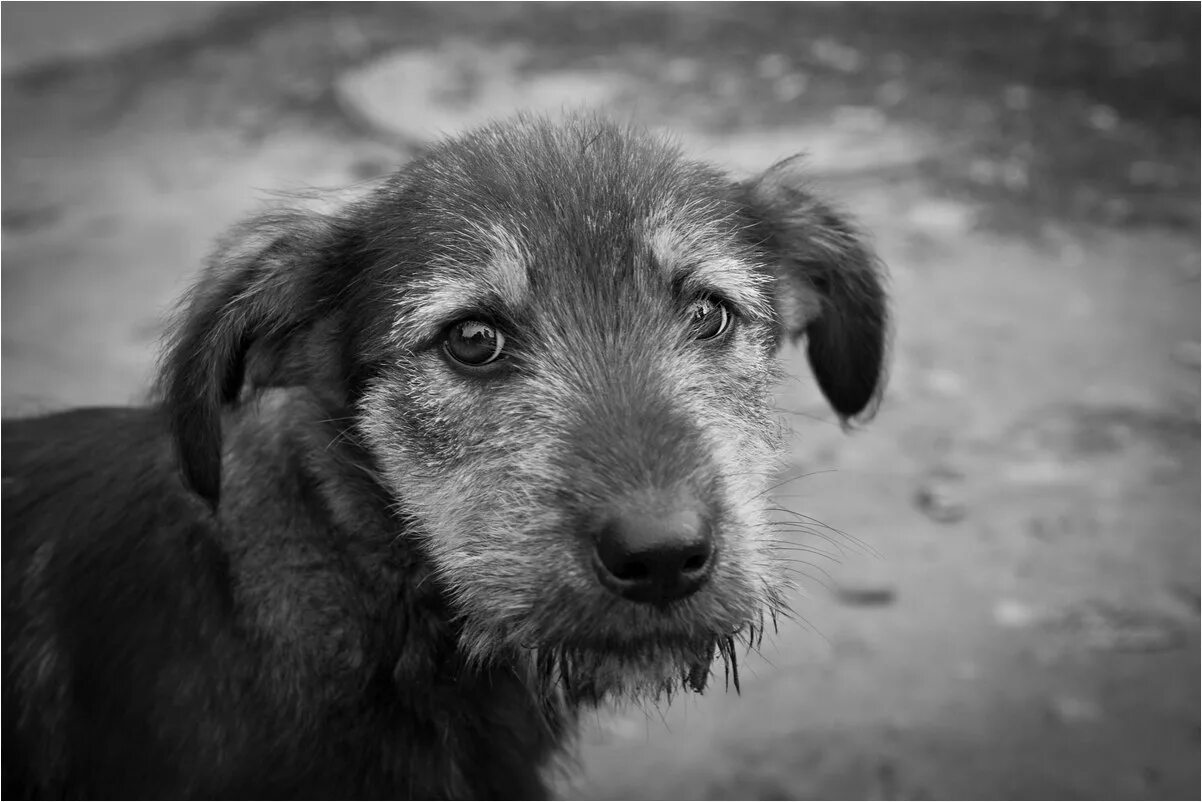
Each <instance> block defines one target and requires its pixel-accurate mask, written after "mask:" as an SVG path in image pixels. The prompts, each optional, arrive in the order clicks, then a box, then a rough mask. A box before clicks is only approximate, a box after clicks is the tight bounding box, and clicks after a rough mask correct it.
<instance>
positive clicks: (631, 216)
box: [167, 120, 885, 696]
mask: <svg viewBox="0 0 1202 802" xmlns="http://www.w3.org/2000/svg"><path fill="white" fill-rule="evenodd" d="M789 169H790V168H789V167H787V166H785V167H779V168H777V169H775V170H774V171H771V172H770V173H769V174H767V175H766V176H764V177H763V178H761V179H760V180H759V181H758V182H755V183H753V184H749V185H736V184H732V183H731V182H729V181H728V180H727V179H725V178H724V177H723V176H721V175H720V174H718V173H716V172H714V171H712V170H709V169H707V168H704V167H702V166H700V165H696V164H692V163H689V162H687V161H684V160H682V159H681V158H680V157H679V156H678V155H677V153H676V152H675V151H674V150H673V149H671V148H669V147H666V146H664V145H663V144H661V143H659V142H656V141H655V140H652V139H650V138H647V137H644V136H640V135H636V134H632V133H630V132H627V131H623V130H621V129H618V128H616V127H613V126H609V125H606V124H603V123H599V122H594V121H588V120H576V121H573V122H570V123H568V124H567V125H564V126H561V127H556V126H551V125H548V124H544V123H538V122H524V123H520V124H517V125H508V126H498V127H496V128H493V129H489V130H486V131H484V132H481V133H479V134H476V135H474V136H472V137H469V138H467V139H465V140H461V141H457V142H452V143H449V144H447V145H444V146H441V147H439V148H436V149H434V150H433V151H431V152H430V153H429V154H427V155H426V156H425V157H424V158H422V159H421V160H419V161H418V162H416V163H415V164H414V165H411V166H410V167H409V168H408V169H407V170H405V171H404V172H403V173H402V174H400V175H399V176H398V177H396V178H395V179H393V180H392V181H391V182H390V183H389V184H388V185H387V186H385V187H383V188H382V189H381V190H380V191H379V192H377V193H376V194H375V195H373V196H372V197H371V198H370V199H368V200H367V201H365V202H363V203H360V204H357V205H355V206H352V207H350V208H349V209H348V210H347V211H346V212H345V213H344V214H343V215H341V216H340V217H334V218H325V219H324V220H322V221H320V222H315V221H313V220H311V219H300V218H295V219H292V220H290V221H287V222H286V223H285V224H284V225H282V226H281V224H280V223H279V222H275V223H272V224H271V226H270V227H268V229H267V234H268V239H269V244H267V242H268V241H267V240H265V244H266V247H263V246H255V247H250V248H246V247H245V246H239V247H240V248H241V249H240V250H239V249H233V250H227V252H226V253H227V254H230V253H233V254H235V256H234V257H233V258H231V257H230V256H229V255H227V256H225V257H224V258H223V259H222V260H221V262H219V264H218V265H217V267H216V269H215V274H214V277H211V278H210V279H209V280H208V281H209V283H208V289H206V288H205V286H206V285H204V284H202V288H201V291H200V293H199V294H198V296H197V300H196V302H195V304H194V308H193V311H192V312H191V314H192V316H193V318H196V317H197V316H199V317H200V322H198V323H196V324H193V323H191V322H189V323H187V324H185V327H184V328H183V329H182V330H181V334H180V337H179V341H178V343H179V344H178V346H177V348H179V349H182V350H184V351H186V352H188V353H190V354H193V355H197V354H201V353H205V354H207V353H208V351H211V350H213V347H214V345H215V344H218V343H221V342H223V340H228V341H229V342H230V343H232V345H224V346H223V348H224V349H225V350H224V351H222V352H221V353H223V354H225V355H226V359H225V360H224V361H222V360H221V358H220V355H219V356H218V358H217V361H216V362H213V358H212V357H209V359H208V360H207V361H206V360H203V359H198V360H193V361H194V363H195V362H202V363H204V364H206V365H207V366H208V367H207V373H202V375H200V376H191V375H183V376H180V377H176V378H175V379H174V384H173V378H172V377H171V376H168V384H167V391H168V400H169V403H170V401H171V399H172V397H173V395H172V393H173V389H174V388H175V387H178V388H179V389H178V392H177V395H176V401H177V402H179V401H181V400H182V399H181V398H180V397H179V395H180V394H183V393H186V392H191V391H193V390H194V389H195V388H198V387H204V386H206V383H214V384H216V385H218V386H217V387H216V388H209V398H210V399H211V400H213V401H215V402H216V403H218V404H221V403H228V402H229V401H232V400H233V399H234V398H236V397H237V395H238V388H239V387H240V385H241V382H242V379H241V374H242V373H243V372H244V371H243V367H242V365H243V364H244V362H245V354H246V353H247V352H248V351H249V350H250V349H251V348H252V346H253V344H254V343H255V342H256V341H257V340H263V341H265V342H267V343H268V345H266V346H265V347H264V348H263V349H262V350H263V351H264V352H265V353H268V354H270V355H272V356H271V357H270V358H269V359H268V360H267V361H268V362H270V363H273V366H272V367H270V369H269V370H268V371H267V373H269V374H273V375H275V374H279V373H281V372H283V373H289V374H291V373H298V374H299V375H300V376H301V377H302V378H301V381H302V382H306V381H316V379H315V378H314V377H315V376H316V375H317V374H318V373H320V374H321V375H322V376H323V377H324V378H323V381H326V382H328V381H329V377H330V375H331V374H332V375H334V376H335V377H336V378H335V379H334V381H335V383H336V384H338V385H339V389H338V391H337V392H335V393H334V394H333V395H334V396H335V397H337V396H339V395H341V396H342V402H343V403H345V404H346V405H347V406H349V407H350V408H351V409H352V410H353V412H354V415H353V419H354V430H355V432H356V434H357V435H358V439H359V440H360V442H361V443H362V444H363V445H364V447H365V448H366V450H367V451H368V453H369V454H370V455H371V457H372V460H373V463H374V466H375V470H376V472H377V474H378V477H379V481H380V483H381V484H382V485H383V486H384V487H385V488H386V490H387V491H389V493H390V494H391V496H392V497H393V498H394V499H395V501H396V505H397V509H398V511H399V513H400V514H401V515H403V516H404V518H405V519H406V520H407V521H409V522H410V530H409V537H411V538H412V539H413V541H414V542H415V543H416V544H417V545H418V547H419V548H420V549H422V550H423V551H424V553H425V554H426V555H427V557H428V558H429V560H430V561H431V563H432V565H433V568H434V570H435V573H436V575H437V576H438V577H439V578H440V579H441V581H442V584H443V586H444V588H445V590H446V592H447V593H448V595H449V597H450V599H451V601H452V604H453V607H454V609H455V610H456V612H457V614H458V616H459V622H460V624H461V627H462V635H461V646H462V647H463V649H464V651H465V653H466V655H467V656H468V657H469V659H473V660H477V661H480V662H482V663H485V662H488V661H490V660H493V659H506V660H511V661H512V660H513V659H514V658H515V657H517V658H519V662H521V663H523V664H525V665H528V666H530V667H531V668H532V670H535V671H540V672H542V673H543V674H544V675H545V676H546V678H548V679H556V680H561V681H563V682H564V683H565V684H566V685H567V686H568V687H569V688H572V689H573V691H574V692H575V693H577V694H579V695H585V696H600V695H602V694H605V693H612V692H624V691H630V692H639V691H651V692H659V691H661V690H663V689H665V688H670V687H671V686H673V685H674V684H679V682H680V680H681V677H682V675H683V676H685V677H686V681H687V682H688V683H689V684H691V685H693V686H694V687H700V686H701V684H702V683H703V682H704V675H705V673H706V671H707V670H708V665H709V663H710V661H711V660H712V658H713V656H714V654H715V653H716V652H722V653H723V654H726V653H727V651H728V650H729V648H730V645H731V644H732V638H734V637H736V636H741V637H752V636H754V634H755V630H756V627H758V626H762V622H763V619H764V615H765V612H768V613H773V612H774V611H775V610H777V609H778V608H779V607H780V606H781V605H782V603H783V594H784V590H785V572H784V570H783V568H782V564H783V561H781V560H777V559H775V558H774V556H773V545H772V542H773V537H772V533H771V531H770V528H769V526H768V524H767V520H766V516H767V506H768V503H769V502H768V500H767V498H766V493H765V488H766V486H767V484H768V482H769V480H770V478H771V476H772V475H773V467H774V463H773V454H774V452H775V450H776V448H777V444H778V442H777V441H778V423H777V421H776V419H775V416H774V414H773V411H772V406H771V400H770V393H771V389H772V387H773V384H774V379H775V378H776V374H775V358H774V355H775V351H776V348H777V345H778V342H779V340H780V339H781V337H782V336H783V335H790V336H798V335H800V334H803V333H804V334H807V335H808V337H809V354H810V359H811V364H812V365H813V367H814V370H815V373H816V375H817V377H818V379H819V382H820V385H821V386H822V388H823V390H824V391H825V392H826V394H827V396H828V398H829V399H830V400H831V402H832V405H833V406H834V407H835V409H836V411H837V412H838V413H839V414H840V415H841V416H843V417H845V418H846V417H848V416H851V415H854V414H857V413H860V412H861V411H862V410H864V409H865V408H867V407H869V406H870V405H871V404H872V403H873V401H874V399H875V397H876V393H877V387H878V384H879V374H880V370H881V364H882V354H883V337H884V319H885V315H884V297H883V292H882V290H881V287H880V283H879V278H878V273H877V270H876V268H875V265H874V263H873V261H872V259H871V258H870V257H869V256H868V255H867V253H866V252H865V250H864V249H863V248H862V246H861V245H860V244H859V242H858V241H857V240H856V238H855V237H854V235H853V233H852V232H851V231H850V230H849V228H848V227H847V226H846V224H844V223H843V222H842V221H841V220H840V219H839V218H837V217H836V216H834V215H833V214H832V213H830V212H829V211H828V210H827V209H826V208H825V207H823V206H821V205H820V204H818V203H817V202H816V201H815V200H814V199H813V198H811V197H810V196H809V195H807V194H805V193H804V192H802V191H801V190H800V189H798V188H797V187H796V186H795V185H794V182H793V180H792V179H791V177H790V173H789ZM272 238H274V239H272ZM242 241H243V242H244V241H245V240H242ZM232 276H238V280H237V281H232V280H231V277H232ZM239 307H240V308H239ZM256 316H257V317H259V318H262V320H260V321H257V322H256ZM205 318H208V321H207V324H206V322H205ZM323 320H328V321H332V323H331V324H330V326H331V327H332V328H333V330H335V331H336V332H337V333H336V335H334V336H332V337H331V336H328V335H323V336H322V337H317V336H316V335H313V334H312V332H315V331H318V330H319V328H320V327H319V326H317V325H316V324H317V323H319V322H320V321H323ZM193 325H195V326H197V327H198V328H197V331H195V332H192V331H191V330H190V328H189V327H190V326H193ZM202 329H203V330H202ZM315 341H320V343H323V344H322V345H315V344H314V343H315ZM297 343H303V345H298V344H297ZM331 343H333V344H331ZM206 349H208V351H206ZM314 351H323V352H324V353H322V354H321V355H320V356H316V357H315V356H312V354H313V353H314ZM330 352H332V353H333V355H331V353H330ZM230 353H233V354H235V355H238V354H241V355H240V356H237V357H236V359H235V360H234V361H233V362H232V363H231V361H230V360H229V359H228V355H229V354H230ZM297 354H300V356H298V355H297ZM331 362H334V363H337V367H336V369H335V370H333V371H331V370H329V365H330V363H331ZM231 364H232V365H233V367H232V368H231ZM284 365H286V366H288V367H287V368H285V367H281V366H284ZM317 366H321V369H320V370H319V369H318V367H317ZM231 377H232V378H231ZM286 378H287V380H288V381H296V378H295V377H294V376H288V377H286ZM231 384H232V385H233V386H232V387H231ZM207 414H209V411H208V410H205V409H201V408H199V407H197V406H196V405H195V404H193V405H192V406H191V407H188V405H186V404H185V405H184V406H183V408H182V409H179V408H178V407H177V436H178V437H179V440H180V443H181V452H182V455H183V457H184V467H185V471H186V473H187V475H188V476H189V479H190V480H191V482H192V484H193V486H194V487H196V488H197V489H198V490H199V491H200V492H201V493H202V494H205V495H208V496H209V497H210V498H211V499H213V500H216V497H217V488H218V485H217V480H218V479H219V474H218V473H217V471H218V470H219V467H217V466H213V465H212V464H208V465H206V464H204V461H205V458H206V454H204V453H202V452H203V450H204V449H203V448H202V449H200V450H198V449H196V448H190V446H194V445H196V444H197V443H199V444H201V445H203V446H205V447H208V443H207V441H206V440H205V439H204V438H205V437H206V435H205V429H206V425H207V426H208V435H207V436H210V437H211V435H212V428H213V427H212V423H211V421H210V422H209V423H208V424H206V423H205V421H204V420H203V418H204V417H205V415H207ZM198 431H199V432H200V434H197V432H198ZM208 456H209V457H211V453H210V454H209V455H208Z"/></svg>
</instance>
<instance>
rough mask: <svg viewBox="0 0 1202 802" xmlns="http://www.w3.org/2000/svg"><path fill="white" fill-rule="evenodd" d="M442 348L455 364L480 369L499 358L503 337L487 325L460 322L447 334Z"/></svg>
mask: <svg viewBox="0 0 1202 802" xmlns="http://www.w3.org/2000/svg"><path fill="white" fill-rule="evenodd" d="M443 348H444V349H445V350H446V352H447V354H448V355H449V356H450V357H451V359H454V360H455V361H456V362H459V363H461V364H464V365H469V366H471V367H480V366H481V365H487V364H489V363H490V362H495V361H496V360H497V359H499V358H500V356H501V352H502V351H503V350H504V348H505V335H504V334H502V333H501V332H500V330H499V329H497V327H496V326H493V325H491V324H489V323H485V322H483V321H480V320H461V321H459V322H458V323H456V324H455V325H453V326H451V328H450V330H449V331H448V332H447V339H446V342H445V343H444V345H443Z"/></svg>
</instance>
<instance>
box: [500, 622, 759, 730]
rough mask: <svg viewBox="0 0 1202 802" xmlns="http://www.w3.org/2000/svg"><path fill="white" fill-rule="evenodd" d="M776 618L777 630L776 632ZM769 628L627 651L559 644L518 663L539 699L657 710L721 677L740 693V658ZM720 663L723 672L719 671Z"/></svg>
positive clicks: (755, 627) (571, 704) (524, 655)
mask: <svg viewBox="0 0 1202 802" xmlns="http://www.w3.org/2000/svg"><path fill="white" fill-rule="evenodd" d="M775 623H776V622H775V615H773V616H772V624H773V626H774V627H775ZM763 635H764V622H763V620H762V619H761V620H760V621H759V622H757V623H755V624H751V623H748V624H744V625H743V626H742V627H741V628H740V629H738V630H737V631H736V632H734V633H731V634H725V635H714V636H711V637H709V638H705V639H699V640H694V641H677V642H665V641H663V640H659V641H654V642H648V643H645V644H640V645H635V644H630V645H624V646H622V647H617V648H614V647H610V648H595V647H591V646H581V645H569V644H556V645H550V646H542V647H538V648H533V649H524V650H523V651H522V654H521V655H519V656H518V658H517V659H518V661H519V663H521V664H522V665H523V666H524V668H525V673H526V674H527V676H528V678H529V679H530V681H531V684H532V687H533V688H534V689H535V690H536V693H537V694H538V695H539V697H540V698H542V699H544V700H545V701H546V702H549V703H552V704H554V703H556V702H559V703H562V704H566V705H567V706H569V707H572V708H576V707H580V706H585V705H598V704H601V703H603V702H608V701H618V702H633V703H636V704H651V705H657V704H660V703H663V702H666V701H670V700H671V698H672V697H673V696H674V695H675V694H676V693H677V692H679V691H692V692H695V693H702V692H704V691H705V689H706V688H707V687H708V686H709V685H710V682H711V680H712V679H713V678H714V677H715V674H716V673H717V672H719V671H720V672H721V676H722V678H723V682H724V684H725V687H726V688H727V689H729V688H730V687H731V686H733V687H734V689H735V691H736V692H738V691H739V690H740V687H739V657H740V654H739V653H740V652H743V653H744V654H746V653H749V652H750V651H752V650H758V649H759V646H760V643H761V641H762V639H763ZM719 663H721V668H719Z"/></svg>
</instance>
